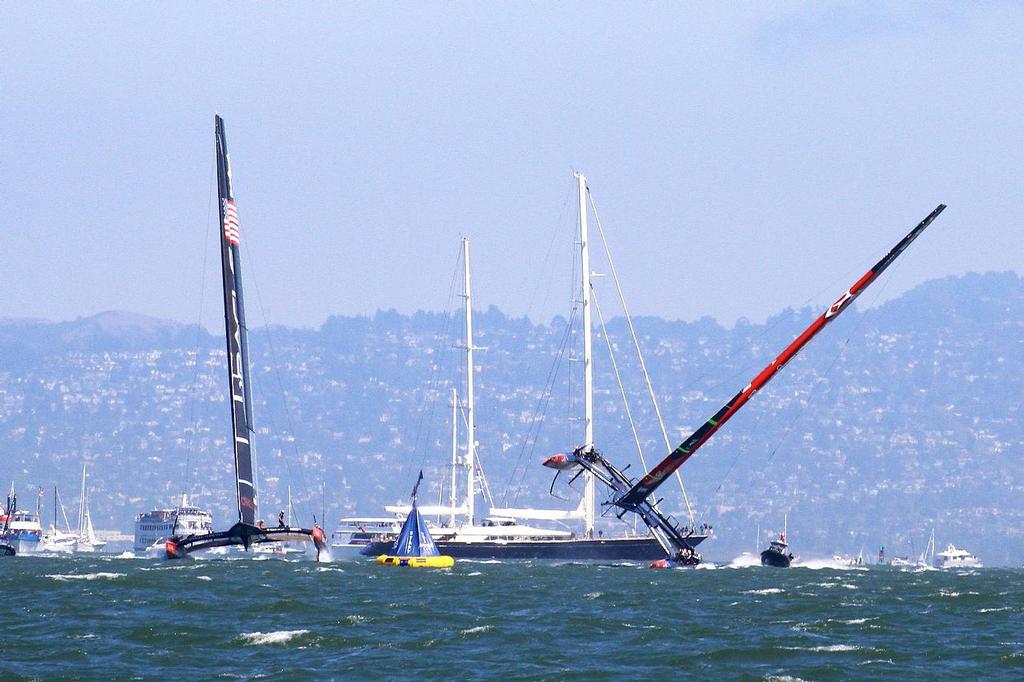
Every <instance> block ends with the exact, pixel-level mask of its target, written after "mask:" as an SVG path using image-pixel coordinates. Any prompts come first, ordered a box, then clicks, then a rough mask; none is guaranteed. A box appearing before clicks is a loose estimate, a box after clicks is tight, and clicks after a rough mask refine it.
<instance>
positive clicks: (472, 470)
mask: <svg viewBox="0 0 1024 682" xmlns="http://www.w3.org/2000/svg"><path fill="white" fill-rule="evenodd" d="M462 265H463V278H464V279H463V281H464V287H465V293H464V294H463V298H465V299H466V509H467V512H466V513H467V514H468V518H469V525H471V526H472V525H473V519H474V509H475V507H476V504H475V502H476V421H475V419H476V417H475V415H474V409H473V281H472V278H471V276H470V270H469V240H468V239H466V238H465V237H463V238H462Z"/></svg>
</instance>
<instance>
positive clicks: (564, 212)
mask: <svg viewBox="0 0 1024 682" xmlns="http://www.w3.org/2000/svg"><path fill="white" fill-rule="evenodd" d="M574 194H575V192H574V191H573V190H572V189H568V188H567V189H566V192H565V196H564V198H563V200H562V208H561V210H560V211H559V214H558V220H557V221H556V222H555V225H562V224H563V222H564V221H565V220H566V217H567V216H568V213H569V210H568V207H569V202H570V200H571V199H572V198H573V195H574ZM562 229H564V228H562ZM562 229H553V230H551V240H550V241H549V242H548V248H547V252H546V253H545V254H544V260H543V261H542V262H541V266H540V272H541V273H550V272H551V271H552V270H553V268H551V267H549V266H550V264H551V256H552V254H553V253H554V251H555V244H556V243H557V242H558V238H559V237H560V236H564V233H563V232H562ZM553 279H554V276H553V275H550V276H548V278H547V279H546V280H545V281H542V278H541V277H535V278H534V288H533V294H532V295H531V296H530V298H529V305H528V306H527V308H526V317H527V319H532V315H533V312H534V305H535V304H536V302H537V300H538V299H539V298H540V296H539V292H540V291H544V292H546V293H545V296H544V297H543V300H541V301H540V304H541V306H543V304H545V303H547V301H548V298H549V293H550V291H551V289H552V288H553V287H552V286H551V282H552V280H553Z"/></svg>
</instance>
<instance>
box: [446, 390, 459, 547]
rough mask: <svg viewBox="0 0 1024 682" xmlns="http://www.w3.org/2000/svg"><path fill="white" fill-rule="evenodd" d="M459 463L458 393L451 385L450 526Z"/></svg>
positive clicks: (452, 517)
mask: <svg viewBox="0 0 1024 682" xmlns="http://www.w3.org/2000/svg"><path fill="white" fill-rule="evenodd" d="M458 465H459V394H458V391H457V390H456V389H455V387H452V482H451V488H450V489H449V491H448V506H449V507H451V510H452V513H451V519H450V520H449V524H450V527H452V528H454V527H455V505H456V503H457V502H458V494H457V492H458V491H457V490H456V486H457V485H458V480H457V479H456V475H457V473H458V471H457V469H456V467H458Z"/></svg>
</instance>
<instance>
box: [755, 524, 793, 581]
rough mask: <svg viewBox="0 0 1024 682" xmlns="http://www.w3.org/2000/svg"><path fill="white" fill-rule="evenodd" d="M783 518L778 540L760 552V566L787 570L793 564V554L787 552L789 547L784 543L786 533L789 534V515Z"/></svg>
mask: <svg viewBox="0 0 1024 682" xmlns="http://www.w3.org/2000/svg"><path fill="white" fill-rule="evenodd" d="M784 518H785V521H784V522H783V526H782V528H783V530H782V532H781V533H780V534H779V539H778V540H772V541H771V542H770V543H769V544H768V549H766V550H764V551H763V552H761V565H762V566H775V567H776V568H789V565H790V564H791V563H793V558H794V557H793V553H792V552H790V551H789V545H788V544H787V543H786V533H788V532H789V515H786V516H785V517H784Z"/></svg>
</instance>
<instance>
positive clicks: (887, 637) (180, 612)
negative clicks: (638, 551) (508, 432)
mask: <svg viewBox="0 0 1024 682" xmlns="http://www.w3.org/2000/svg"><path fill="white" fill-rule="evenodd" d="M813 565H814V564H812V566H813ZM0 570H2V571H3V576H4V588H3V590H4V597H5V599H4V604H5V609H4V633H5V635H4V638H3V644H2V653H3V655H2V657H0V672H2V673H3V674H2V675H0V676H2V677H3V678H4V679H19V678H21V679H31V678H44V679H49V678H56V677H64V678H84V679H98V680H107V679H129V678H137V679H158V678H168V679H171V678H176V679H183V678H193V679H237V678H252V677H260V678H264V679H331V678H337V679H351V678H354V677H356V676H360V677H364V676H371V675H372V676H374V677H383V678H385V679H394V678H399V677H403V678H408V677H411V676H414V675H415V676H421V677H425V678H428V679H434V678H440V677H455V678H498V677H513V678H533V679H559V678H566V677H572V678H579V679H583V678H586V679H591V678H595V677H596V678H613V677H616V678H626V679H635V678H641V677H645V678H651V677H653V676H657V678H656V679H673V678H679V677H681V676H684V675H687V674H699V675H701V676H703V677H704V678H710V679H723V678H743V679H774V678H802V679H837V678H845V679H849V678H857V679H865V678H881V677H893V678H896V679H906V678H918V679H925V678H931V677H935V676H937V675H950V676H953V677H956V678H966V679H972V678H982V677H983V678H986V679H993V678H1006V679H1021V678H1024V630H1022V625H1024V618H1022V608H1024V571H1022V570H1014V569H978V570H960V571H936V570H926V571H920V570H919V571H902V570H898V569H891V568H870V569H846V570H838V569H836V568H831V567H828V566H827V564H819V567H818V568H807V567H804V568H792V569H789V570H785V569H767V568H762V567H760V566H743V565H740V563H737V564H733V565H732V566H720V567H718V568H715V569H714V570H709V569H708V568H702V569H697V570H693V569H690V570H672V571H656V570H650V569H647V568H643V567H640V566H637V565H625V564H624V565H598V564H573V563H563V564H554V563H541V562H537V563H530V562H517V563H505V564H502V563H491V562H470V561H463V562H459V563H458V564H457V565H456V567H455V568H454V569H452V570H446V571H431V570H414V569H395V568H380V567H377V566H376V565H374V564H372V563H355V562H338V563H332V564H320V565H317V564H314V563H311V562H285V561H277V560H266V561H256V560H249V559H242V560H195V561H186V562H164V561H159V560H149V559H121V558H113V557H107V558H100V557H95V558H92V557H90V558H83V557H74V558H44V557H15V558H11V559H3V560H0Z"/></svg>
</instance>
